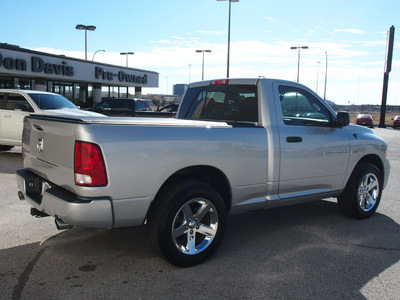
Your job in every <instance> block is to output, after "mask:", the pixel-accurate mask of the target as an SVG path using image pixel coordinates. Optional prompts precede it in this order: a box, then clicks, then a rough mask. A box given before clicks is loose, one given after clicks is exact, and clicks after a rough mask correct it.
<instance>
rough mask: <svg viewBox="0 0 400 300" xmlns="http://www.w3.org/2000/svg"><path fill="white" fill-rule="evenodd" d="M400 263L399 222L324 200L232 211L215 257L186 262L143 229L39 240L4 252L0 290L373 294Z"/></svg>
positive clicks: (44, 294)
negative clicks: (174, 258) (154, 243)
mask: <svg viewBox="0 0 400 300" xmlns="http://www.w3.org/2000/svg"><path fill="white" fill-rule="evenodd" d="M33 249H34V250H33ZM19 257H22V260H21V264H22V267H21V268H20V269H18V268H19V267H18V265H17V266H16V265H15V261H18V259H19ZM28 258H29V261H28ZM399 260H400V228H399V225H398V224H397V223H396V222H394V221H393V220H392V219H390V218H389V217H387V216H385V215H382V214H379V213H378V214H376V215H375V216H374V217H372V218H370V219H367V220H363V221H358V220H351V219H347V218H345V217H343V216H342V215H341V214H340V212H339V211H338V208H337V205H336V203H333V202H332V201H318V202H313V203H307V204H301V205H296V206H290V207H285V208H277V209H272V210H266V211H255V212H249V213H246V214H242V215H234V216H230V217H229V225H228V229H227V232H226V235H225V238H224V241H223V243H222V244H221V245H220V247H219V249H218V250H217V251H216V253H214V255H213V256H212V258H211V259H210V260H208V261H206V262H205V263H203V264H202V265H199V266H196V267H192V268H186V269H181V268H176V267H174V266H171V265H170V264H168V263H167V262H165V261H163V260H162V259H160V258H158V257H157V256H156V255H155V254H154V252H153V251H152V250H151V249H150V248H149V246H148V243H147V238H146V230H145V228H142V229H130V228H128V229H120V230H103V229H84V228H74V229H70V230H68V231H63V232H61V233H60V234H57V235H55V236H53V237H51V238H49V239H47V240H46V241H44V242H43V243H42V244H41V245H39V244H38V243H37V244H29V245H23V246H18V247H14V248H11V249H5V250H0V261H1V262H2V271H1V272H0V273H1V274H0V276H1V280H2V281H3V280H4V282H5V283H6V285H7V286H3V287H0V292H2V294H3V295H6V296H7V297H6V298H13V299H19V298H26V299H30V298H37V297H41V298H46V299H47V298H55V297H58V298H60V297H63V298H67V299H72V298H74V299H76V298H77V297H79V298H82V295H84V297H86V298H87V297H89V298H91V299H95V298H101V299H104V298H113V297H116V295H118V298H130V299H132V298H138V297H140V298H145V299H146V298H152V299H160V298H162V299H170V298H178V299H179V298H184V297H185V298H186V297H193V295H197V296H196V298H199V299H209V298H215V297H217V298H229V299H238V298H246V299H247V298H255V299H260V298H264V299H265V298H268V299H294V298H297V299H299V298H302V299H329V298H336V299H338V298H352V299H365V297H364V296H363V294H362V288H363V287H364V286H365V285H366V284H367V283H368V282H370V281H371V280H372V279H374V278H375V277H377V276H378V275H380V274H381V273H382V272H384V271H385V270H387V269H388V268H389V267H391V266H393V265H395V264H396V263H397V262H399ZM61 287H62V288H61ZM4 288H5V290H3V289H4ZM66 295H68V296H66Z"/></svg>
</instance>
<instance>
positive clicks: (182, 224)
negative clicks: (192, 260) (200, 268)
mask: <svg viewBox="0 0 400 300" xmlns="http://www.w3.org/2000/svg"><path fill="white" fill-rule="evenodd" d="M217 230H218V212H217V209H216V208H215V207H214V205H213V204H212V203H211V202H210V201H208V200H207V199H203V198H196V199H192V200H190V201H188V202H186V203H185V204H184V205H183V206H182V207H181V208H180V209H179V210H178V212H177V213H176V215H175V218H174V221H173V222H172V239H173V242H174V244H175V247H176V248H177V249H178V250H179V251H180V252H181V253H184V254H187V255H195V254H198V253H200V252H202V251H204V250H205V249H207V247H208V246H209V245H210V244H211V243H212V242H213V240H214V238H215V236H216V234H217Z"/></svg>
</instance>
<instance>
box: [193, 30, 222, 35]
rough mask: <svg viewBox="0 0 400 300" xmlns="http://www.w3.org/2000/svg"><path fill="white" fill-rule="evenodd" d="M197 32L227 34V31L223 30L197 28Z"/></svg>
mask: <svg viewBox="0 0 400 300" xmlns="http://www.w3.org/2000/svg"><path fill="white" fill-rule="evenodd" d="M197 32H198V33H204V34H214V35H222V34H226V31H221V30H197Z"/></svg>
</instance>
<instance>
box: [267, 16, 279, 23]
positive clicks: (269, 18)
mask: <svg viewBox="0 0 400 300" xmlns="http://www.w3.org/2000/svg"><path fill="white" fill-rule="evenodd" d="M265 18H266V19H267V20H268V21H270V22H276V21H278V20H277V19H275V18H273V17H268V16H267V17H265Z"/></svg>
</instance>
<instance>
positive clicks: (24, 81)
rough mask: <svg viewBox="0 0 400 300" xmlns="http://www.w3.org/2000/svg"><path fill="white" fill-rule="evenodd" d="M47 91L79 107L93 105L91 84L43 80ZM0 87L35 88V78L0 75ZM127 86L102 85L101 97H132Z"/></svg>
mask: <svg viewBox="0 0 400 300" xmlns="http://www.w3.org/2000/svg"><path fill="white" fill-rule="evenodd" d="M44 84H45V89H46V91H47V92H51V93H56V94H60V95H62V96H64V97H65V98H67V99H69V100H70V101H71V102H73V103H74V104H75V105H77V106H79V107H80V108H87V107H91V106H93V85H92V84H87V83H74V82H66V81H53V80H45V81H44ZM0 88H2V89H23V90H33V89H35V79H31V78H25V77H7V76H0ZM129 92H130V89H129V88H128V87H119V86H102V87H101V96H102V98H133V97H134V92H133V94H130V93H129Z"/></svg>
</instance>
